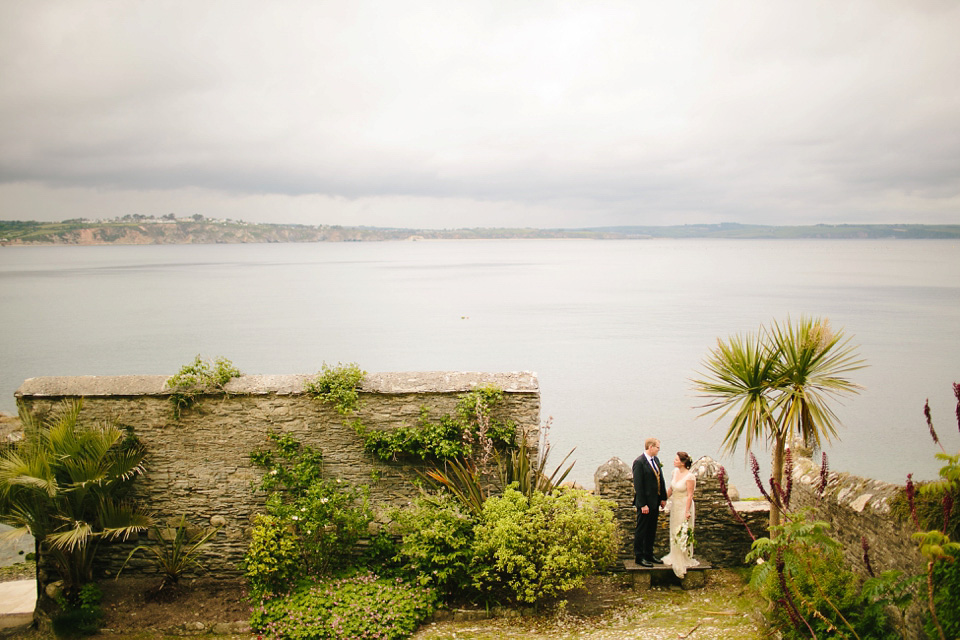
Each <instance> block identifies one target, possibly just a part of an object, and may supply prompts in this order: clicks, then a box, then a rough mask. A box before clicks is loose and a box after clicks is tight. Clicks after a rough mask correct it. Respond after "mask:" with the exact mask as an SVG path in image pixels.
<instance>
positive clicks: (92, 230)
mask: <svg viewBox="0 0 960 640" xmlns="http://www.w3.org/2000/svg"><path fill="white" fill-rule="evenodd" d="M534 238H536V239H556V238H568V239H569V238H581V239H593V240H624V239H629V240H644V239H654V238H676V239H683V238H720V239H820V240H829V239H847V240H852V239H865V240H877V239H912V240H950V239H960V225H949V224H948V225H925V224H837V225H829V224H819V225H810V226H772V225H748V224H736V223H720V224H692V225H673V226H620V227H590V228H583V229H531V228H517V229H510V228H470V229H403V228H386V227H344V226H336V225H318V226H311V225H301V224H264V223H252V222H243V221H238V220H212V219H208V218H204V217H203V216H200V215H194V216H192V217H190V218H176V217H174V216H173V215H172V214H170V215H168V216H164V217H162V218H154V217H149V216H137V215H134V216H124V217H122V218H117V219H114V220H86V219H72V220H64V221H62V222H35V221H19V220H14V221H10V220H0V246H38V245H109V244H121V245H148V244H241V243H263V242H270V243H277V242H382V241H387V240H407V241H418V240H504V239H534Z"/></svg>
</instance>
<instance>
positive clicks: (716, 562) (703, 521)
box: [594, 457, 770, 567]
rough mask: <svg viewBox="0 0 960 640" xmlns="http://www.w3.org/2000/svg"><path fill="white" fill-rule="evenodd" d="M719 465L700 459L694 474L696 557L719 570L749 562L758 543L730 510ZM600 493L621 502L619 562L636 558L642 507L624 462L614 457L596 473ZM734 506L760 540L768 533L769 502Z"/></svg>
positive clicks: (664, 549) (660, 547) (663, 519)
mask: <svg viewBox="0 0 960 640" xmlns="http://www.w3.org/2000/svg"><path fill="white" fill-rule="evenodd" d="M719 470H720V465H718V464H717V463H716V462H714V461H713V460H712V459H710V458H709V457H703V458H700V459H699V460H697V461H696V462H695V463H694V464H693V467H691V471H692V472H693V473H694V474H695V475H696V477H697V490H696V494H695V496H694V502H695V504H696V524H695V531H696V546H695V548H694V557H696V558H699V559H700V560H701V561H705V562H708V563H710V564H711V565H713V566H717V567H735V566H742V565H743V564H744V558H745V557H746V555H747V553H748V552H749V551H750V545H751V544H752V543H753V540H752V539H751V538H750V536H749V534H748V533H747V531H746V529H745V528H744V526H743V525H742V524H740V523H739V522H738V521H737V519H736V518H735V517H734V515H733V514H732V513H731V512H730V508H729V506H728V505H727V501H726V499H725V498H724V497H723V494H722V493H721V492H720V482H719V480H718V479H717V473H718V472H719ZM594 483H595V487H596V489H595V490H596V493H597V494H598V495H600V496H602V497H604V498H606V499H608V500H612V501H613V502H615V503H616V505H617V507H616V520H617V522H618V523H619V525H620V533H621V535H622V540H621V545H620V554H619V556H620V558H621V559H624V560H626V559H629V558H633V532H634V529H635V527H636V523H637V509H636V507H634V506H633V472H632V470H631V468H630V467H629V466H627V464H626V463H624V462H623V461H622V460H620V458H611V459H610V460H609V461H608V462H606V463H604V464H603V465H601V466H600V467H599V468H598V469H597V471H596V473H595V474H594ZM733 504H734V508H735V509H736V510H737V513H739V514H740V517H741V518H743V519H744V520H745V521H746V522H747V524H748V526H749V527H750V529H751V531H752V532H753V534H754V535H755V536H757V537H759V536H765V535H767V521H768V520H769V517H770V506H769V505H768V504H767V503H766V502H757V501H743V502H740V501H738V502H734V503H733ZM670 506H671V505H670V502H669V501H668V502H667V511H664V512H663V513H661V514H660V519H659V523H658V525H659V531H658V533H657V538H656V543H655V545H654V555H655V556H657V557H658V558H659V557H663V556H665V555H667V553H669V551H670V534H669V527H670V515H669V509H670Z"/></svg>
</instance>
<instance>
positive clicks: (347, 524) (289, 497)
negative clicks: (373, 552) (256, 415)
mask: <svg viewBox="0 0 960 640" xmlns="http://www.w3.org/2000/svg"><path fill="white" fill-rule="evenodd" d="M269 438H270V441H271V442H272V443H273V444H274V448H273V449H272V450H265V451H258V452H254V453H253V454H251V459H252V460H253V462H254V464H256V465H257V466H259V467H261V468H263V469H265V470H266V473H265V474H264V476H263V479H262V480H261V482H260V484H259V487H258V488H259V489H260V490H262V491H265V492H267V493H268V494H269V495H268V496H267V499H266V511H267V514H268V515H269V516H272V519H271V520H269V521H268V520H263V521H261V524H260V526H262V527H264V528H273V529H275V530H276V531H274V532H272V533H267V532H262V533H261V537H262V540H263V541H264V542H265V541H267V540H273V539H276V540H277V541H278V543H279V541H283V543H284V544H286V540H287V536H288V535H289V537H290V539H291V540H292V541H293V544H294V546H295V548H296V554H297V557H298V572H299V573H298V575H299V576H306V575H319V574H322V573H325V572H327V571H329V570H332V569H335V568H338V567H342V566H344V565H346V564H347V563H348V561H349V560H350V556H351V554H352V553H353V552H354V551H355V545H356V543H357V541H358V540H359V539H360V537H361V536H363V535H365V534H366V533H367V529H368V525H369V523H370V522H371V521H372V519H373V513H372V511H371V510H370V507H369V505H368V501H367V491H366V488H365V487H363V488H355V487H351V486H349V485H348V483H346V482H344V481H342V480H341V479H339V478H337V479H336V480H329V479H325V478H324V477H323V456H322V454H321V453H320V452H319V451H315V450H314V449H312V448H311V447H308V446H304V445H301V444H300V443H299V442H297V441H296V440H294V439H293V438H292V437H291V436H290V435H287V434H276V433H273V434H270V435H269ZM262 551H263V549H262V548H261V549H259V550H258V553H261V552H262ZM283 552H284V553H286V549H285V548H284V549H283ZM251 563H252V564H251ZM261 564H263V559H262V558H254V559H251V558H248V561H247V566H248V569H247V571H248V573H249V572H250V571H251V570H252V569H251V567H252V566H259V565H261ZM280 565H282V566H286V565H285V561H281V562H280ZM255 571H257V572H263V571H264V570H262V569H255ZM266 573H267V574H268V575H269V572H266ZM283 573H284V572H282V571H281V572H280V574H281V575H283ZM267 582H275V581H273V580H272V579H271V580H267Z"/></svg>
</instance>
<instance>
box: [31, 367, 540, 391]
mask: <svg viewBox="0 0 960 640" xmlns="http://www.w3.org/2000/svg"><path fill="white" fill-rule="evenodd" d="M315 376H316V374H309V375H307V374H291V375H245V376H240V377H239V378H234V379H233V380H231V381H230V382H229V383H227V385H226V387H225V389H226V391H227V392H228V393H230V394H234V395H272V394H276V395H297V394H300V393H303V385H304V383H305V382H306V381H308V380H310V379H312V378H314V377H315ZM169 377H170V376H149V375H130V376H47V377H40V378H28V379H27V380H25V381H24V382H23V384H22V385H20V388H19V389H17V391H16V393H15V394H14V395H15V396H16V397H17V398H22V397H34V398H40V397H79V396H101V397H102V396H121V397H129V396H167V395H169V394H170V389H168V388H166V387H165V385H166V382H167V380H168V379H169ZM484 386H493V387H497V388H499V389H503V390H504V392H506V393H531V394H536V393H539V391H540V384H539V381H538V380H537V374H536V373H533V372H529V371H520V372H510V373H481V372H469V371H413V372H391V373H371V374H368V375H367V376H366V377H365V378H364V380H363V382H362V384H361V386H360V390H361V391H362V392H365V393H381V394H405V393H461V392H467V391H472V390H473V389H476V388H478V387H484Z"/></svg>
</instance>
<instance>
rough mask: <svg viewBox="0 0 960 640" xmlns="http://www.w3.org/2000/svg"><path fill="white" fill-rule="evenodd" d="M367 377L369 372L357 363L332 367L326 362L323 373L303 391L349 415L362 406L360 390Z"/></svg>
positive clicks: (341, 413) (342, 413)
mask: <svg viewBox="0 0 960 640" xmlns="http://www.w3.org/2000/svg"><path fill="white" fill-rule="evenodd" d="M365 375H367V372H366V371H363V370H362V369H360V367H359V366H357V365H356V363H350V364H340V363H338V364H337V366H336V367H331V366H329V365H328V364H327V363H326V362H324V363H323V369H322V370H321V372H320V373H318V374H317V376H316V377H315V378H314V379H313V380H310V381H308V382H307V383H306V384H304V386H303V389H304V391H306V392H307V393H308V394H309V395H310V396H312V397H314V398H316V399H317V400H319V401H321V402H324V403H326V404H331V405H333V407H334V409H336V410H337V413H339V414H340V415H347V414H350V413H353V412H354V411H356V410H357V408H358V407H359V406H360V393H359V392H358V388H359V387H360V383H361V382H362V381H363V377H364V376H365Z"/></svg>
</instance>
